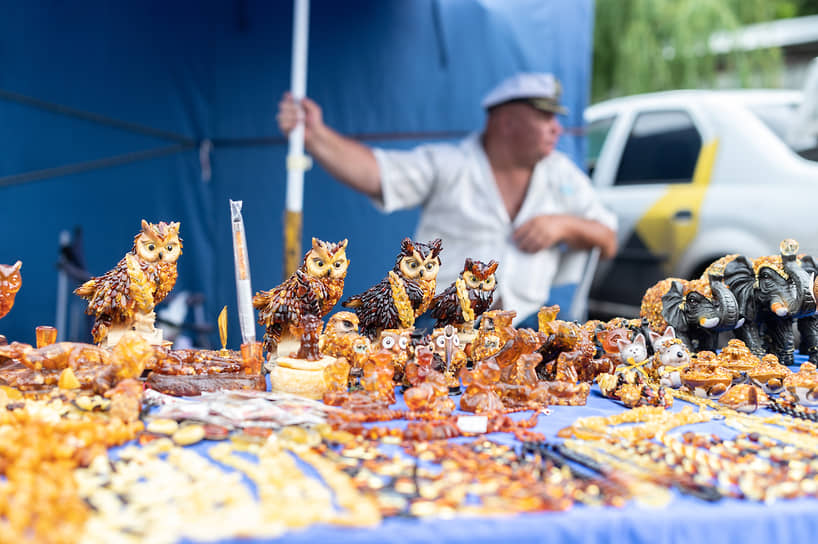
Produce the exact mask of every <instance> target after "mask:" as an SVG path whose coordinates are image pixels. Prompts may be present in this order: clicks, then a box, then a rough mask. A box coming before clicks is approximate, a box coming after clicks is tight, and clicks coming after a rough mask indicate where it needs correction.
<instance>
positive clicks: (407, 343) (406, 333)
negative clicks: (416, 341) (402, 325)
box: [373, 329, 414, 383]
mask: <svg viewBox="0 0 818 544" xmlns="http://www.w3.org/2000/svg"><path fill="white" fill-rule="evenodd" d="M373 349H376V350H380V351H381V352H383V353H388V354H389V355H390V356H391V359H390V361H391V364H392V368H393V373H392V376H393V377H394V378H395V382H396V383H401V382H402V381H403V372H404V370H405V368H406V363H407V362H409V361H410V360H411V358H412V357H413V355H414V353H413V349H412V331H411V330H409V329H385V330H382V331H381V335H380V336H379V337H378V340H377V342H375V346H374V348H373Z"/></svg>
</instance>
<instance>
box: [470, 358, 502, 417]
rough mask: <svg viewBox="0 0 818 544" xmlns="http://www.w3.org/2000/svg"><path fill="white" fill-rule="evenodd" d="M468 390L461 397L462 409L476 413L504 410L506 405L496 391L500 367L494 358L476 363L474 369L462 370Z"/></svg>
mask: <svg viewBox="0 0 818 544" xmlns="http://www.w3.org/2000/svg"><path fill="white" fill-rule="evenodd" d="M460 379H461V380H462V381H463V385H465V386H466V392H465V393H463V395H462V396H461V397H460V409H461V410H463V411H465V412H474V413H476V414H490V413H498V412H504V411H505V406H503V401H501V400H500V396H499V395H498V394H497V392H496V391H495V389H496V387H497V382H498V381H499V380H500V367H499V366H497V363H496V362H495V361H494V360H493V359H486V360H484V361H480V362H479V363H476V364H475V367H474V369H473V370H466V369H465V368H464V369H462V370H461V371H460Z"/></svg>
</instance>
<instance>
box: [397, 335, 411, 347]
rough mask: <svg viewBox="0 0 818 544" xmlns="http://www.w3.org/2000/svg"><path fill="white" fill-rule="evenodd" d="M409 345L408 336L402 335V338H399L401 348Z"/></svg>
mask: <svg viewBox="0 0 818 544" xmlns="http://www.w3.org/2000/svg"><path fill="white" fill-rule="evenodd" d="M408 345H409V339H408V338H406V337H405V336H401V337H400V338H398V347H399V348H400V349H406V347H407V346H408Z"/></svg>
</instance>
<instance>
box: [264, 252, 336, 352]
mask: <svg viewBox="0 0 818 544" xmlns="http://www.w3.org/2000/svg"><path fill="white" fill-rule="evenodd" d="M346 247H347V240H341V241H340V242H338V243H337V244H332V243H329V242H324V241H323V240H319V239H317V238H313V239H312V248H311V249H310V250H309V251H307V253H306V254H305V255H304V260H303V261H302V263H301V266H300V267H298V269H296V271H295V272H293V274H292V275H291V276H290V277H289V278H287V279H286V280H285V281H284V283H282V284H280V285H278V286H276V287H273V288H272V289H270V290H269V291H259V292H258V293H256V295H255V296H254V297H253V307H254V308H255V309H256V310H258V322H259V324H260V325H264V326H265V328H266V329H265V333H264V349H266V350H267V353H268V358H272V357H273V356H275V355H276V354H277V352H278V344H279V342H280V341H281V339H282V334H288V335H291V338H290V339H292V340H293V342H297V339H298V337H299V336H300V334H299V331H300V328H301V320H302V319H303V317H304V316H305V315H314V316H316V317H318V318H321V319H322V318H323V317H324V316H325V315H327V314H328V313H329V312H330V310H332V307H333V306H335V304H336V303H337V302H338V300H340V298H341V295H342V294H343V292H344V278H346V275H347V268H348V267H349V259H347V253H346ZM285 328H286V329H285ZM289 349H292V345H290V346H288V347H287V348H286V349H285V350H284V351H285V352H286V351H288V350H289Z"/></svg>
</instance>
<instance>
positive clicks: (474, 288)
mask: <svg viewBox="0 0 818 544" xmlns="http://www.w3.org/2000/svg"><path fill="white" fill-rule="evenodd" d="M496 271H497V261H489V262H488V264H486V263H484V262H483V261H477V260H472V259H466V262H465V264H464V265H463V271H462V272H461V273H460V277H458V278H457V279H456V280H455V282H454V283H452V284H451V285H450V286H449V287H447V288H446V289H445V290H444V291H443V292H442V293H440V294H439V295H437V296H436V297H435V298H434V300H432V317H434V318H435V319H437V323H436V324H435V328H441V327H445V326H446V325H463V324H467V325H468V326H469V327H471V326H472V325H473V323H474V320H475V319H477V318H478V317H480V316H481V315H482V314H483V312H485V311H486V310H488V309H489V308H490V307H491V303H492V301H493V299H494V290H495V289H497V280H496V278H495V277H494V273H495V272H496Z"/></svg>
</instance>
